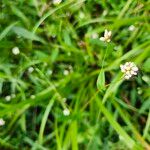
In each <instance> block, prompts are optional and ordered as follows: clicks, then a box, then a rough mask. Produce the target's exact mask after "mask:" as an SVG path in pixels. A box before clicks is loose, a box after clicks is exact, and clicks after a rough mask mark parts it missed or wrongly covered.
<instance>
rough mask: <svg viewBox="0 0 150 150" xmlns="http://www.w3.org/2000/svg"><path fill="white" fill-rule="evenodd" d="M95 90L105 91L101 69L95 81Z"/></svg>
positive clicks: (103, 75) (103, 73) (103, 74)
mask: <svg viewBox="0 0 150 150" xmlns="http://www.w3.org/2000/svg"><path fill="white" fill-rule="evenodd" d="M97 88H98V89H99V90H104V89H105V72H104V70H103V69H102V70H101V71H100V73H99V75H98V79H97Z"/></svg>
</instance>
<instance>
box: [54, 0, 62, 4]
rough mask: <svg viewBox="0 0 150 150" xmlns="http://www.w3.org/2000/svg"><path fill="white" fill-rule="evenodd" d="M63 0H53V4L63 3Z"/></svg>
mask: <svg viewBox="0 0 150 150" xmlns="http://www.w3.org/2000/svg"><path fill="white" fill-rule="evenodd" d="M61 1H62V0H53V4H54V5H59V4H60V3H61Z"/></svg>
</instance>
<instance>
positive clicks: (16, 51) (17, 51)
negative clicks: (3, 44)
mask: <svg viewBox="0 0 150 150" xmlns="http://www.w3.org/2000/svg"><path fill="white" fill-rule="evenodd" d="M12 53H13V54H14V55H18V54H19V53H20V50H19V48H18V47H14V48H13V49H12Z"/></svg>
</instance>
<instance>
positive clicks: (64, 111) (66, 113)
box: [63, 108, 70, 116]
mask: <svg viewBox="0 0 150 150" xmlns="http://www.w3.org/2000/svg"><path fill="white" fill-rule="evenodd" d="M63 114H64V116H69V115H70V111H69V109H67V108H66V109H64V110H63Z"/></svg>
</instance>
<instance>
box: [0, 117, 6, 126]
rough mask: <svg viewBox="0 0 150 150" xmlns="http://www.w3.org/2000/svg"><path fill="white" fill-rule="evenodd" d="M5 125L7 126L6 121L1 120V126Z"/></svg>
mask: <svg viewBox="0 0 150 150" xmlns="http://www.w3.org/2000/svg"><path fill="white" fill-rule="evenodd" d="M3 125H5V121H4V120H3V119H2V118H0V126H3Z"/></svg>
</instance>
